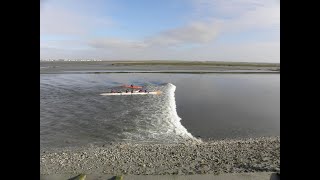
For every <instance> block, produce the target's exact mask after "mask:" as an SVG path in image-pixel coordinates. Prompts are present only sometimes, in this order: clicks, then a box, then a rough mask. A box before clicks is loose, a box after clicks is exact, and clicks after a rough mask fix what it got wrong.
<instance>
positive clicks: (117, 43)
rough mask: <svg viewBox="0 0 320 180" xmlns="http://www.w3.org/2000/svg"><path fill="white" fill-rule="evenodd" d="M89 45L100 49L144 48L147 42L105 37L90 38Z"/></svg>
mask: <svg viewBox="0 0 320 180" xmlns="http://www.w3.org/2000/svg"><path fill="white" fill-rule="evenodd" d="M88 44H89V46H91V47H93V48H98V49H110V48H144V47H147V44H145V43H143V42H141V41H130V40H124V39H117V38H103V39H101V38H100V39H93V40H89V42H88Z"/></svg>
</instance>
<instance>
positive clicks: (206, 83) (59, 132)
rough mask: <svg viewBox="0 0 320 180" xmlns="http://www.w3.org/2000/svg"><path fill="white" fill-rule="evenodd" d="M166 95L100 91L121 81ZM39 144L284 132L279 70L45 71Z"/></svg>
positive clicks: (175, 139)
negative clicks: (253, 72) (82, 72)
mask: <svg viewBox="0 0 320 180" xmlns="http://www.w3.org/2000/svg"><path fill="white" fill-rule="evenodd" d="M132 83H133V84H135V85H144V86H146V87H147V89H148V90H150V91H152V90H161V91H162V92H163V93H162V94H161V95H144V96H139V95H136V96H100V95H99V94H100V93H103V92H108V91H110V90H111V88H113V89H116V87H118V86H120V85H122V84H132ZM40 92H41V93H40V146H41V148H44V147H45V148H47V147H68V146H87V145H89V144H104V143H109V142H115V141H125V142H128V141H129V142H139V143H145V142H147V143H177V142H183V141H196V140H198V139H200V138H201V139H206V138H213V139H223V138H241V137H259V136H273V135H279V132H280V130H279V129H280V128H279V127H280V75H279V74H160V73H158V74H157V73H154V74H139V73H135V74H41V75H40Z"/></svg>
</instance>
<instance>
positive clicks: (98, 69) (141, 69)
mask: <svg viewBox="0 0 320 180" xmlns="http://www.w3.org/2000/svg"><path fill="white" fill-rule="evenodd" d="M55 73H67V74H68V73H76V74H77V73H87V74H92V73H94V74H98V73H196V74H200V73H280V64H277V63H238V62H185V61H183V62H177V61H167V62H163V61H132V62H128V61H119V62H118V61H117V62H115V61H94V62H90V61H86V62H72V61H71V62H64V61H61V62H59V61H57V62H40V74H55Z"/></svg>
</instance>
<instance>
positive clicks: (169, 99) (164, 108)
mask: <svg viewBox="0 0 320 180" xmlns="http://www.w3.org/2000/svg"><path fill="white" fill-rule="evenodd" d="M148 89H150V90H155V89H156V90H159V89H160V90H162V91H163V93H162V94H161V95H159V96H149V97H148V98H147V99H141V101H140V103H141V104H142V106H135V107H134V109H135V110H136V111H138V112H141V114H140V115H138V116H137V117H133V118H132V121H131V122H132V123H133V124H132V125H131V126H133V127H135V128H136V130H135V131H131V132H128V131H125V132H123V134H124V135H125V137H126V139H125V140H127V141H139V142H160V143H179V142H184V141H193V142H201V140H199V139H197V138H195V137H193V136H192V134H191V133H189V132H188V131H187V129H186V128H185V127H184V126H183V125H182V124H181V122H180V121H181V118H180V117H179V116H178V114H177V109H176V102H175V90H176V86H175V85H173V84H171V83H168V84H166V85H164V86H157V87H154V86H150V87H149V88H148ZM146 104H148V105H146Z"/></svg>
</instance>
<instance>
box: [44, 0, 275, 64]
mask: <svg viewBox="0 0 320 180" xmlns="http://www.w3.org/2000/svg"><path fill="white" fill-rule="evenodd" d="M40 32H41V35H40V36H41V41H40V48H41V51H40V52H41V58H99V59H105V60H148V59H154V60H208V61H210V60H212V61H248V62H252V61H254V62H280V3H279V0H43V1H42V2H41V10H40Z"/></svg>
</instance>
